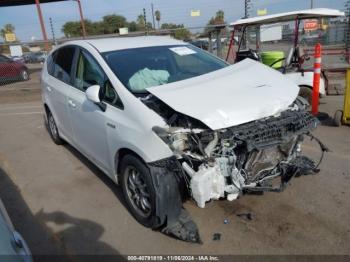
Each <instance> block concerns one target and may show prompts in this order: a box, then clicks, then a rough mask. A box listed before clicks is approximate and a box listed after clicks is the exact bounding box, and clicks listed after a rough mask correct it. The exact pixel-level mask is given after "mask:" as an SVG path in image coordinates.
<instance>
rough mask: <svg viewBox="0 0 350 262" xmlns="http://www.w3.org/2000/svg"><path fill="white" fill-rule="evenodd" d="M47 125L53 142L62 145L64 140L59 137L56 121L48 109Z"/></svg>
mask: <svg viewBox="0 0 350 262" xmlns="http://www.w3.org/2000/svg"><path fill="white" fill-rule="evenodd" d="M47 125H48V131H49V134H50V136H51V138H52V140H53V142H55V144H56V145H62V144H63V143H64V142H63V140H62V139H61V138H60V134H59V132H58V128H57V125H56V121H55V119H54V118H53V115H52V113H51V112H50V111H49V110H47Z"/></svg>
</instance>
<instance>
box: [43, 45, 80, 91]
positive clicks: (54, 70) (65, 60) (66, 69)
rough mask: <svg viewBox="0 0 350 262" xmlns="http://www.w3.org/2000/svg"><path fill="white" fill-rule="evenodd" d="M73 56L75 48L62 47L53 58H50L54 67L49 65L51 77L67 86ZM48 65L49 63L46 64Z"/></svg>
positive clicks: (69, 81)
mask: <svg viewBox="0 0 350 262" xmlns="http://www.w3.org/2000/svg"><path fill="white" fill-rule="evenodd" d="M74 54H75V47H62V48H61V49H59V50H57V51H56V52H55V53H54V56H53V57H51V59H53V61H51V63H52V62H53V63H54V65H51V67H50V69H49V68H48V70H50V71H51V73H50V72H49V73H50V74H51V75H52V76H54V77H56V78H57V79H59V80H61V81H62V82H65V83H67V84H71V71H72V64H73V58H74ZM48 63H49V62H48Z"/></svg>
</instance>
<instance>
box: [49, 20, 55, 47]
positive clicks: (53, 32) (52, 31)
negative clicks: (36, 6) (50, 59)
mask: <svg viewBox="0 0 350 262" xmlns="http://www.w3.org/2000/svg"><path fill="white" fill-rule="evenodd" d="M49 20H50V27H51V34H52V40H53V42H54V44H55V45H57V41H56V37H55V31H54V30H53V23H52V18H51V17H50V18H49Z"/></svg>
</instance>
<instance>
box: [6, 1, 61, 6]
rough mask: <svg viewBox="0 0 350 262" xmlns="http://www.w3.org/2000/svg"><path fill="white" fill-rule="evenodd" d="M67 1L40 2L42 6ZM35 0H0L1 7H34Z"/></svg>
mask: <svg viewBox="0 0 350 262" xmlns="http://www.w3.org/2000/svg"><path fill="white" fill-rule="evenodd" d="M61 1H67V0H40V4H45V3H52V2H61ZM33 4H35V0H0V7H6V6H18V5H33Z"/></svg>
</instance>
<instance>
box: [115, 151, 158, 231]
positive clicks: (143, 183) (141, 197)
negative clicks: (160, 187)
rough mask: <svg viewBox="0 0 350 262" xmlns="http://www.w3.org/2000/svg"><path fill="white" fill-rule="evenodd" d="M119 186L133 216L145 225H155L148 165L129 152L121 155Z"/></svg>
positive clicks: (153, 198)
mask: <svg viewBox="0 0 350 262" xmlns="http://www.w3.org/2000/svg"><path fill="white" fill-rule="evenodd" d="M121 186H122V189H123V194H124V198H125V201H126V203H127V205H128V207H129V210H130V213H131V214H132V215H133V217H134V218H135V219H136V220H137V221H138V222H139V223H140V224H142V225H144V226H145V227H150V228H154V227H156V225H157V216H156V215H155V214H156V192H155V188H154V186H153V182H152V178H151V174H150V171H149V169H148V167H147V166H146V164H144V163H143V161H141V160H140V159H139V158H138V157H136V156H133V155H130V154H129V155H126V156H124V157H123V159H122V161H121Z"/></svg>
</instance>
